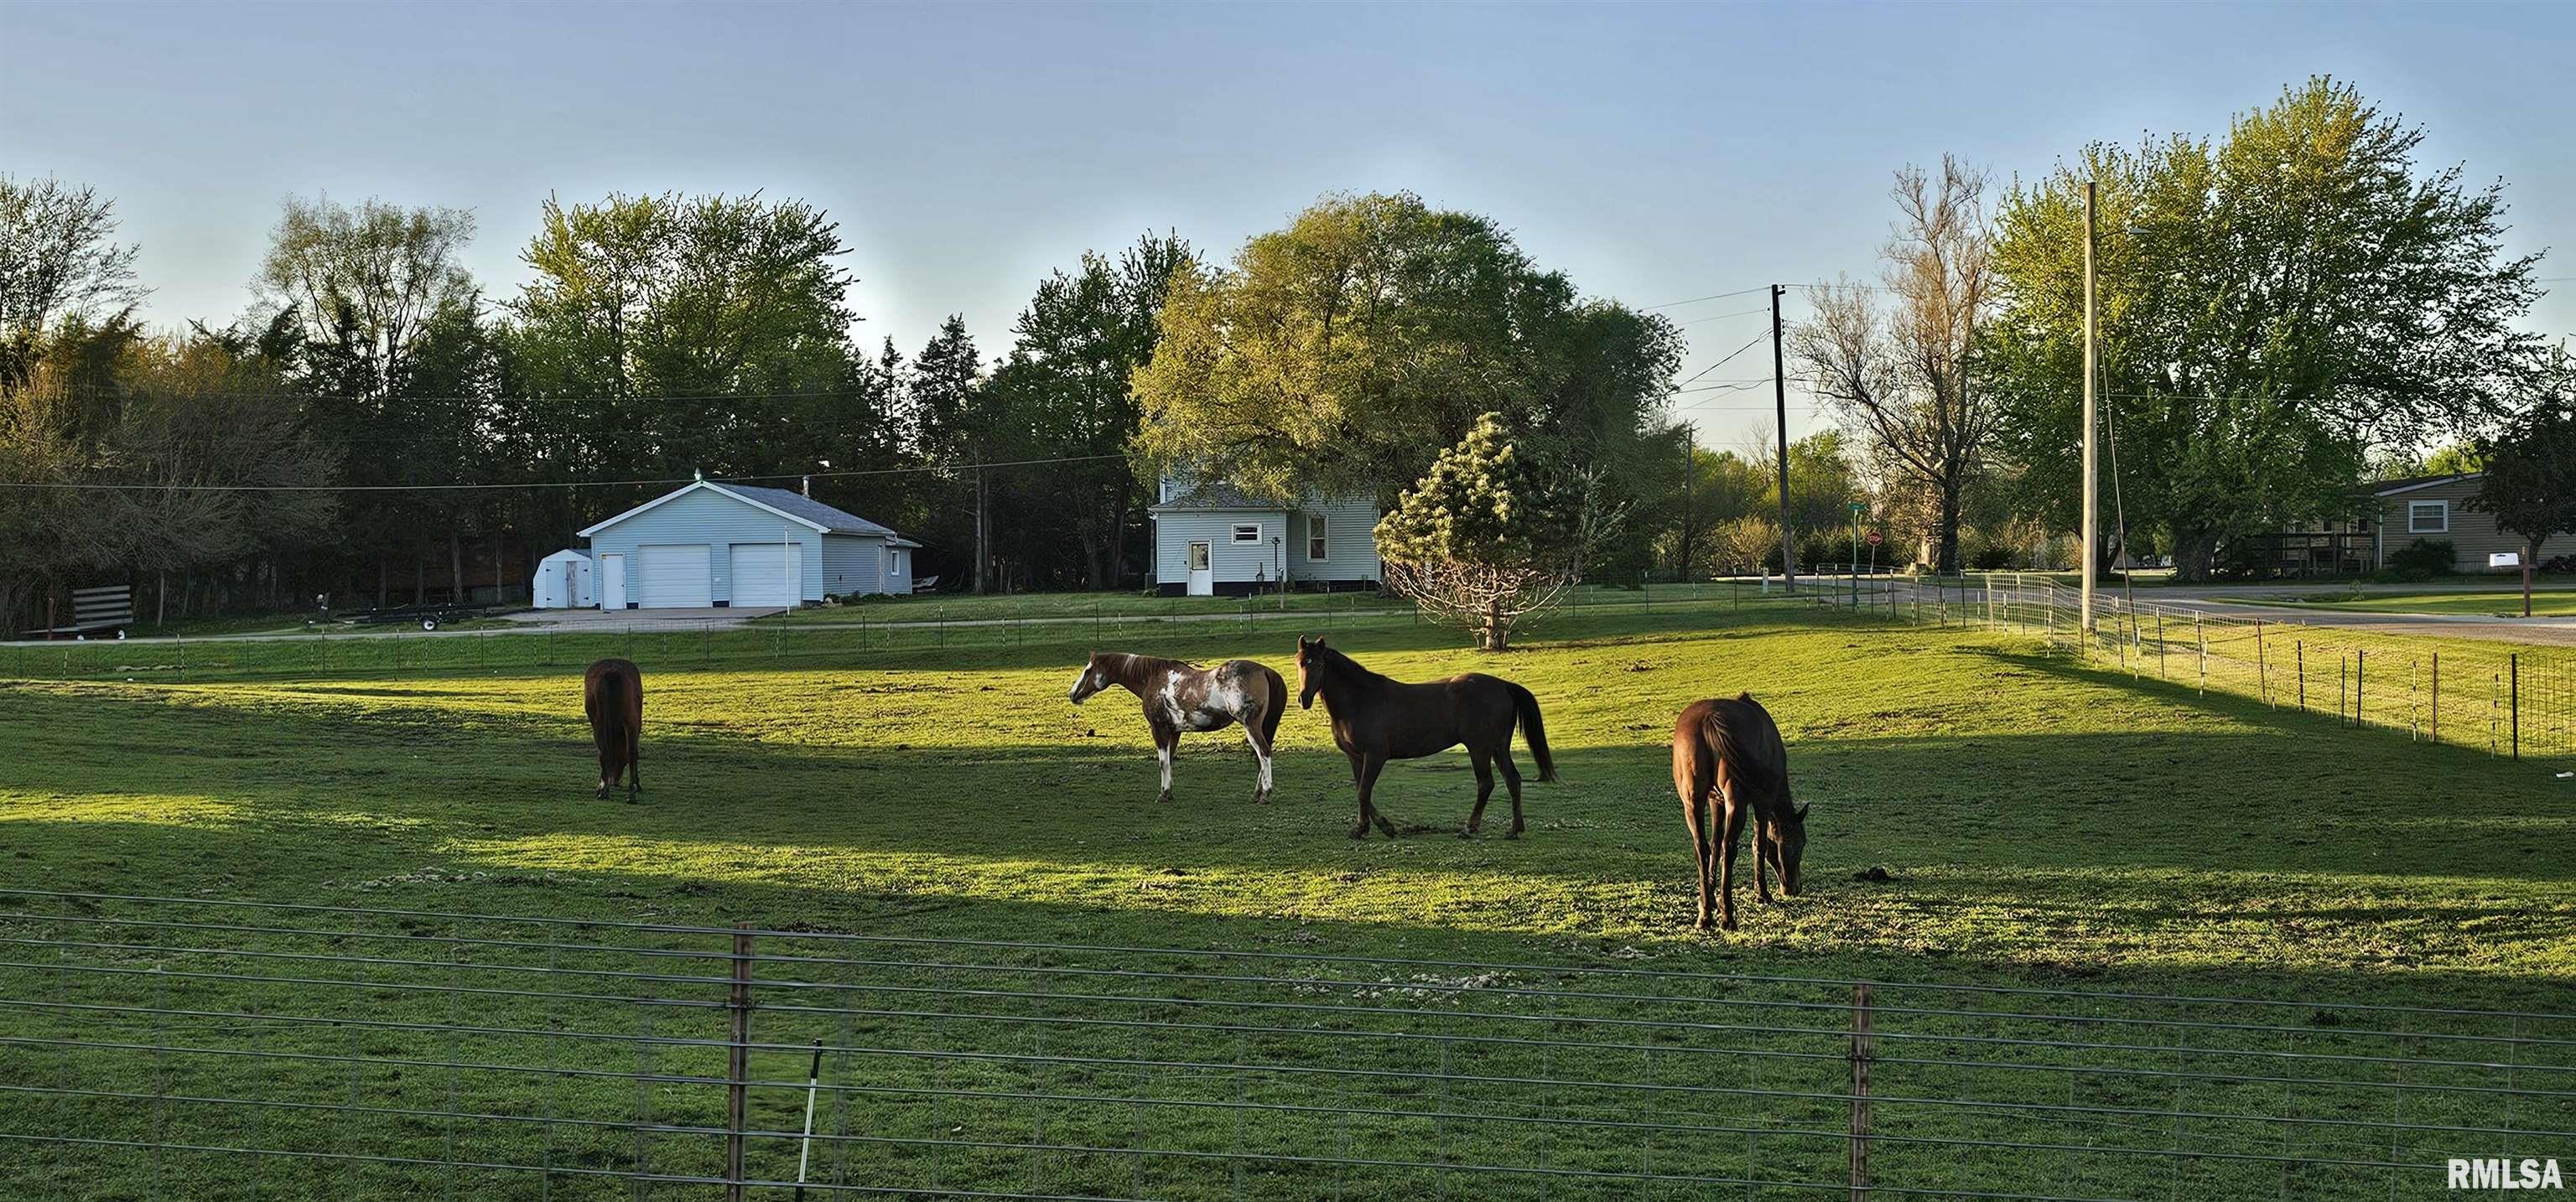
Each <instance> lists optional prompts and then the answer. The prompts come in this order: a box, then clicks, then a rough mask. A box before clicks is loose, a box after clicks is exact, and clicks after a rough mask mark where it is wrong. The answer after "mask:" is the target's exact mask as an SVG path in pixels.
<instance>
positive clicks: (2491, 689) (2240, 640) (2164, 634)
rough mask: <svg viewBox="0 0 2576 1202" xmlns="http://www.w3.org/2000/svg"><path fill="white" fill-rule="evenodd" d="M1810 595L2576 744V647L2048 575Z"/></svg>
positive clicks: (2443, 727) (2493, 739) (2529, 743)
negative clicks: (2258, 613)
mask: <svg viewBox="0 0 2576 1202" xmlns="http://www.w3.org/2000/svg"><path fill="white" fill-rule="evenodd" d="M1803 595H1804V596H1806V598H1807V599H1808V601H1809V602H1810V603H1819V604H1825V605H1832V606H1841V607H1844V608H1847V609H1851V610H1853V611H1856V612H1862V613H1877V614H1881V615H1883V616H1885V617H1887V618H1888V619H1890V620H1893V621H1901V622H1912V623H1918V624H1925V625H1940V626H1952V627H1963V628H1973V629H1984V630H1994V631H2006V632H2015V633H2024V634H2030V635H2034V636H2037V637H2038V638H2040V639H2041V640H2043V642H2044V644H2045V645H2046V646H2047V647H2048V648H2049V650H2050V652H2051V653H2052V654H2066V655H2071V656H2075V657H2078V658H2079V659H2081V660H2083V661H2084V662H2085V663H2087V664H2088V665H2091V666H2093V667H2096V668H2106V669H2109V670H2111V671H2114V672H2120V673H2125V674H2127V675H2128V676H2129V677H2131V678H2132V679H2134V680H2138V681H2154V682H2156V683H2158V684H2160V685H2163V686H2167V687H2173V688H2181V689H2189V690H2192V691H2193V692H2195V693H2197V694H2199V695H2202V696H2206V695H2208V694H2210V693H2213V692H2214V693H2218V694H2220V695H2223V696H2235V697H2242V698H2248V699H2252V700H2255V701H2259V702H2261V703H2263V704H2264V705H2266V706H2269V707H2271V708H2273V709H2276V710H2296V711H2299V712H2302V713H2312V714H2317V715H2321V716H2325V717H2329V718H2331V719H2332V720H2334V721H2336V722H2339V723H2341V724H2344V725H2347V726H2354V727H2368V728H2372V729H2377V730H2385V731H2389V732H2392V733H2396V734H2402V735H2404V736H2405V737H2406V738H2408V739H2410V740H2415V741H2419V742H2427V743H2448V744H2452V745H2455V746H2461V747H2468V748H2473V749H2476V750H2480V751H2484V752H2487V753H2488V754H2491V755H2495V756H2498V757H2505V758H2512V759H2520V758H2521V757H2523V756H2527V755H2529V756H2566V755H2576V655H2569V654H2567V653H2564V652H2559V651H2554V650H2549V649H2544V648H2540V647H2536V646H2532V645H2527V644H2515V643H2504V642H2480V641H2472V640H2466V639H2435V638H2426V637H2422V636H2418V635H2406V634H2382V633H2375V632H2373V631H2371V630H2368V629H2366V628H2358V627H2347V626H2331V625H2315V624H2311V623H2308V622H2303V621H2295V620H2291V621H2284V620H2277V619H2271V618H2252V617H2244V616H2239V615H2229V614H2218V613H2212V612H2209V611H2208V610H2206V609H2203V608H2200V607H2196V606H2192V605H2176V604H2166V603H2158V602H2155V601H2153V600H2147V601H2139V600H2136V599H2134V598H2132V597H2129V596H2126V595H2123V594H2121V593H2117V592H2111V591H2107V590H2106V591H2102V592H2098V593H2097V594H2096V596H2095V600H2094V624H2093V629H2092V630H2091V632H2089V634H2088V633H2087V632H2086V631H2085V630H2084V626H2083V621H2082V616H2081V603H2080V597H2079V594H2078V593H2077V591H2076V590H2075V589H2072V588H2068V587H2066V586H2064V585H2061V584H2058V583H2056V582H2055V581H2054V580H2052V579H2050V578H2048V577H2046V576H2041V575H2037V574H2024V573H1994V574H1991V575H1974V576H1956V577H1937V576H1926V577H1883V578H1875V579H1873V578H1869V577H1865V576H1864V577H1860V578H1857V579H1852V578H1846V579H1843V580H1833V579H1830V578H1817V579H1816V580H1815V581H1814V582H1813V584H1812V586H1810V587H1809V588H1808V589H1807V591H1806V592H1805V593H1804V594H1803Z"/></svg>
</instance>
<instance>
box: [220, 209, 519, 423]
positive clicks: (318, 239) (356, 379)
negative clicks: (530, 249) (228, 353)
mask: <svg viewBox="0 0 2576 1202" xmlns="http://www.w3.org/2000/svg"><path fill="white" fill-rule="evenodd" d="M473 239H474V215H473V214H472V213H469V212H467V211H465V210H463V209H448V208H429V207H423V208H416V209H414V208H405V207H403V206H400V205H391V204H386V203H385V202H383V201H381V200H372V199H371V200H368V201H365V202H364V203H362V204H360V205H358V206H357V207H356V208H351V207H349V206H347V205H341V204H333V203H332V202H331V201H330V199H329V198H327V197H325V198H319V199H315V200H310V201H307V200H301V199H297V198H295V197H288V198H287V201H286V211H285V213H284V214H283V215H282V216H281V217H279V218H278V222H277V229H276V230H275V231H274V232H273V233H272V234H271V235H270V236H269V247H268V254H267V256H266V257H265V258H263V259H262V260H261V261H260V273H259V280H258V284H257V286H258V288H259V290H260V292H261V296H262V299H263V300H264V301H266V303H267V304H268V306H269V312H271V313H280V312H289V311H291V312H293V313H294V314H295V319H296V320H298V321H300V322H301V323H302V324H303V328H304V334H305V340H306V341H307V342H309V343H312V344H314V345H317V346H323V347H332V348H336V349H338V350H339V352H340V357H341V359H342V360H343V362H344V364H345V368H346V370H345V371H344V372H342V373H339V378H336V379H334V380H332V381H331V383H332V384H333V385H334V386H335V388H336V389H338V390H340V391H345V392H348V393H352V394H356V395H362V396H368V397H382V396H384V395H386V394H387V393H389V392H391V391H392V390H393V387H394V383H395V381H397V380H399V379H400V378H401V377H402V375H403V372H404V369H405V366H406V362H407V360H408V358H409V356H410V355H411V353H412V351H413V350H414V348H415V344H416V343H417V342H418V340H419V339H420V337H421V336H422V334H423V332H424V331H425V330H427V329H428V327H429V325H430V323H431V322H432V321H434V320H436V319H437V318H438V316H439V315H440V314H441V313H442V312H446V311H449V310H453V309H457V308H467V307H471V306H472V305H473V304H474V297H475V289H474V280H473V277H471V276H469V275H467V274H466V272H465V269H464V268H463V267H462V266H460V265H458V263H457V262H456V256H457V254H458V252H460V251H462V250H463V249H464V248H465V244H466V243H468V242H471V241H473Z"/></svg>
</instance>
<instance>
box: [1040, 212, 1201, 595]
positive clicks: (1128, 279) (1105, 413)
mask: <svg viewBox="0 0 2576 1202" xmlns="http://www.w3.org/2000/svg"><path fill="white" fill-rule="evenodd" d="M1189 255H1190V248H1189V243H1187V242H1185V241H1182V240H1181V239H1180V238H1179V237H1177V236H1175V235H1171V234H1162V235H1152V234H1149V235H1146V236H1145V237H1144V238H1142V239H1139V240H1138V241H1137V243H1136V244H1135V245H1134V246H1131V247H1129V248H1127V249H1126V250H1125V251H1124V252H1122V253H1120V255H1119V256H1118V257H1117V258H1116V259H1114V260H1113V259H1111V258H1109V257H1108V256H1105V255H1101V254H1097V253H1088V252H1087V253H1085V254H1084V255H1083V256H1082V264H1081V266H1080V268H1079V269H1078V270H1077V271H1074V272H1071V273H1068V272H1064V271H1057V272H1053V273H1050V274H1049V275H1048V276H1047V278H1045V279H1043V280H1040V281H1039V282H1038V288H1037V295H1036V296H1035V297H1033V298H1032V299H1031V300H1030V302H1029V306H1028V308H1026V309H1024V310H1022V311H1021V313H1020V318H1019V322H1018V324H1017V325H1016V326H1014V327H1013V329H1014V332H1015V333H1016V334H1017V335H1018V342H1017V344H1016V345H1015V346H1014V347H1013V348H1012V351H1011V355H1010V358H1009V359H1008V361H1006V362H1005V363H1004V364H1003V365H1002V367H1001V368H1000V369H999V370H998V371H996V372H995V373H994V380H993V383H994V387H995V389H996V391H997V400H998V403H999V404H1001V405H1002V406H1003V407H1004V408H1006V409H1008V410H1011V411H1014V412H1015V413H1017V415H1018V417H1019V420H1020V421H1021V422H1023V423H1024V424H1025V426H1026V427H1027V429H1028V432H1029V437H1030V445H1029V450H1030V451H1031V452H1032V453H1033V454H1034V455H1038V456H1046V457H1061V458H1068V459H1071V458H1083V457H1101V456H1115V457H1116V458H1093V459H1092V461H1091V462H1085V463H1071V464H1066V465H1063V466H1062V467H1060V468H1055V469H1050V470H1049V471H1047V472H1046V473H1044V474H1043V476H1028V475H1022V476H1017V477H1014V479H1016V480H1023V481H1028V482H1030V483H1031V484H1034V485H1037V486H1038V487H1039V488H1040V489H1041V490H1042V491H1043V492H1044V493H1045V495H1046V503H1045V504H1044V505H1041V506H1033V507H1031V508H1032V510H1033V512H1031V513H1029V514H1027V515H1025V516H1027V517H1028V518H1031V519H1042V518H1045V517H1048V516H1052V517H1054V518H1055V519H1057V520H1056V521H1054V522H1048V521H1043V520H1031V521H1014V522H1013V524H1012V525H1013V529H1014V530H1019V531H1040V530H1044V529H1046V528H1048V527H1049V526H1052V525H1059V524H1062V525H1069V527H1070V535H1071V542H1072V543H1073V544H1074V545H1073V547H1072V548H1071V550H1072V554H1073V555H1074V556H1076V557H1078V558H1079V559H1080V561H1081V564H1082V579H1083V582H1084V583H1086V584H1088V585H1089V586H1090V587H1092V588H1110V587H1114V586H1115V585H1117V584H1118V583H1119V582H1120V581H1121V580H1123V579H1124V578H1125V576H1126V574H1127V565H1128V561H1129V557H1130V556H1131V555H1132V554H1133V553H1134V552H1136V551H1137V550H1138V549H1139V547H1138V546H1137V545H1135V544H1137V543H1138V542H1139V540H1137V539H1135V538H1133V537H1131V536H1132V535H1135V534H1138V533H1141V531H1139V530H1137V529H1136V526H1137V523H1136V520H1135V518H1136V514H1137V513H1138V512H1140V511H1141V510H1142V508H1143V507H1144V505H1145V503H1146V500H1147V489H1146V485H1145V483H1144V482H1143V480H1141V479H1140V478H1139V474H1138V472H1137V470H1136V468H1135V466H1134V465H1133V464H1132V463H1130V462H1128V461H1127V460H1126V458H1125V455H1124V452H1125V451H1126V449H1127V444H1128V442H1129V440H1131V439H1132V438H1134V437H1135V435H1136V428H1137V421H1138V417H1139V407H1138V404H1137V400H1136V394H1135V389H1134V378H1135V375H1136V372H1137V369H1139V368H1142V367H1143V366H1145V365H1146V364H1147V363H1148V362H1150V361H1151V360H1152V359H1153V356H1154V346H1155V343H1156V342H1157V340H1158V339H1159V338H1160V337H1161V327H1160V325H1159V324H1158V318H1159V315H1160V314H1161V312H1162V308H1163V301H1164V298H1165V296H1166V295H1167V294H1168V293H1169V291H1170V288H1171V284H1172V277H1173V274H1174V273H1175V272H1176V271H1178V270H1180V269H1181V268H1182V266H1183V265H1184V264H1186V263H1188V262H1189Z"/></svg>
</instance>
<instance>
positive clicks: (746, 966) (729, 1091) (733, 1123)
mask: <svg viewBox="0 0 2576 1202" xmlns="http://www.w3.org/2000/svg"><path fill="white" fill-rule="evenodd" d="M726 1009H727V1010H729V1011H731V1012H732V1016H733V1044H732V1046H731V1047H728V1048H727V1049H725V1082H726V1084H725V1197H726V1198H727V1199H729V1200H730V1202H743V1199H744V1198H745V1196H746V1194H745V1191H746V1189H747V1186H746V1185H745V1182H746V1181H747V1180H748V1178H747V1177H746V1175H745V1174H744V1172H743V1133H744V1132H746V1131H749V1130H750V1129H751V924H750V923H747V922H738V923H735V924H734V932H733V990H732V994H731V996H730V998H729V1000H728V1001H727V1003H726Z"/></svg>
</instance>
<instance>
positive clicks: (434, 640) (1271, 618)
mask: <svg viewBox="0 0 2576 1202" xmlns="http://www.w3.org/2000/svg"><path fill="white" fill-rule="evenodd" d="M1786 603H1787V602H1786V599H1785V598H1783V597H1778V596H1775V595H1772V594H1768V593H1766V592H1765V591H1764V589H1763V586H1762V585H1761V583H1760V582H1757V581H1750V580H1744V581H1737V580H1721V581H1711V582H1702V583H1698V584H1679V585H1677V584H1657V585H1647V586H1643V587H1639V588H1602V587H1587V588H1585V589H1582V590H1579V591H1578V593H1577V594H1576V595H1575V596H1574V597H1572V598H1571V599H1570V601H1569V603H1568V604H1567V605H1565V606H1564V607H1563V608H1561V609H1559V610H1557V611H1555V612H1552V613H1549V614H1545V615H1539V616H1536V617H1533V618H1532V619H1530V620H1528V621H1527V622H1525V623H1524V624H1523V625H1522V627H1521V628H1520V630H1519V633H1521V634H1523V635H1542V634H1549V633H1566V632H1570V631H1574V630H1577V629H1580V628H1583V627H1585V626H1586V625H1587V624H1590V623H1594V622H1597V621H1598V620H1600V619H1602V618H1659V617H1660V618H1663V619H1668V620H1673V621H1681V620H1684V619H1686V618H1688V617H1690V616H1692V615H1698V616H1702V617H1713V616H1715V615H1717V614H1720V613H1734V612H1740V611H1745V610H1750V609H1755V608H1758V607H1762V606H1765V605H1773V606H1778V605H1785V604H1786ZM1423 626H1424V621H1423V619H1422V618H1421V616H1420V615H1419V614H1418V613H1417V612H1416V611H1415V610H1414V609H1413V608H1412V607H1411V606H1409V605H1407V604H1405V603H1404V602H1403V601H1401V600H1400V599H1397V598H1394V597H1386V596H1380V595H1378V594H1375V593H1363V592H1353V593H1336V594H1329V595H1324V594H1300V595H1293V596H1289V597H1285V598H1282V597H1278V596H1275V595H1273V596H1267V597H1251V598H1242V599H1236V600H1226V599H1219V598H1188V599H1180V598H1173V599H1168V600H1167V599H1160V598H1139V597H1112V598H1076V597H1061V596H1058V597H1049V596H1037V597H1031V598H1028V599H1027V600H1025V601H1012V600H1009V599H1004V598H977V599H970V600H969V601H965V602H961V603H959V604H957V605H954V606H951V605H948V604H946V603H943V602H939V601H935V600H927V599H925V600H921V601H906V602H893V603H886V604H881V605H858V606H851V607H847V612H843V611H813V610H807V611H802V612H800V613H799V614H797V615H795V616H794V617H793V618H790V619H787V620H779V619H759V620H755V621H751V622H748V623H746V622H742V621H738V620H737V621H721V622H718V621H706V622H682V621H668V620H663V621H654V620H639V621H635V622H618V621H614V620H612V619H605V618H599V617H591V618H587V619H584V620H581V621H580V622H578V624H569V625H565V626H560V627H540V628H516V629H513V628H507V627H506V626H501V627H496V626H494V625H491V624H487V625H485V626H483V627H480V628H475V629H448V630H443V631H439V632H436V633H420V632H405V631H401V630H391V631H384V632H380V633H368V634H348V633H341V634H333V633H330V632H329V631H328V630H327V629H323V630H318V631H316V632H314V633H308V634H300V635H287V636H281V637H274V638H244V637H224V638H208V639H168V640H158V639H156V640H150V641H144V640H124V641H119V640H112V639H111V640H86V641H60V642H51V643H17V644H8V645H0V678H11V679H26V680H114V681H136V682H156V681H157V682H172V683H187V682H190V681H204V680H215V679H235V678H244V677H262V678H311V677H321V676H343V675H364V674H371V673H376V674H398V673H406V672H487V671H504V672H506V671H519V670H526V669H538V668H556V667H577V666H580V665H583V664H587V663H590V662H591V661H593V660H596V659H599V658H602V657H605V656H623V657H626V658H629V659H634V660H637V662H639V663H644V664H646V665H647V666H648V667H655V666H668V667H723V666H727V665H740V666H745V667H750V666H757V665H760V664H764V663H778V662H793V661H797V660H811V659H826V658H828V659H832V660H836V661H844V662H848V661H863V660H866V659H871V658H884V657H895V656H907V655H919V654H923V653H950V654H954V655H959V656H974V655H983V656H994V655H1000V656H1007V655H1010V654H1012V653H1014V652H1016V651H1018V650H1019V649H1023V648H1037V647H1052V648H1076V649H1091V648H1096V649H1110V648H1123V647H1155V648H1165V647H1176V648H1178V649H1180V650H1182V651H1186V650H1187V649H1188V647H1189V646H1190V645H1191V644H1193V643H1195V644H1199V645H1202V646H1206V645H1214V644H1221V643H1227V642H1234V643H1239V642H1240V641H1241V640H1242V639H1244V638H1245V637H1248V636H1276V637H1278V638H1279V639H1280V640H1281V641H1282V643H1283V644H1284V643H1285V642H1286V640H1288V639H1290V638H1293V637H1294V636H1295V635H1298V634H1327V635H1330V634H1340V633H1356V632H1369V631H1377V632H1387V631H1404V630H1419V629H1421V628H1422V627H1423Z"/></svg>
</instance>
